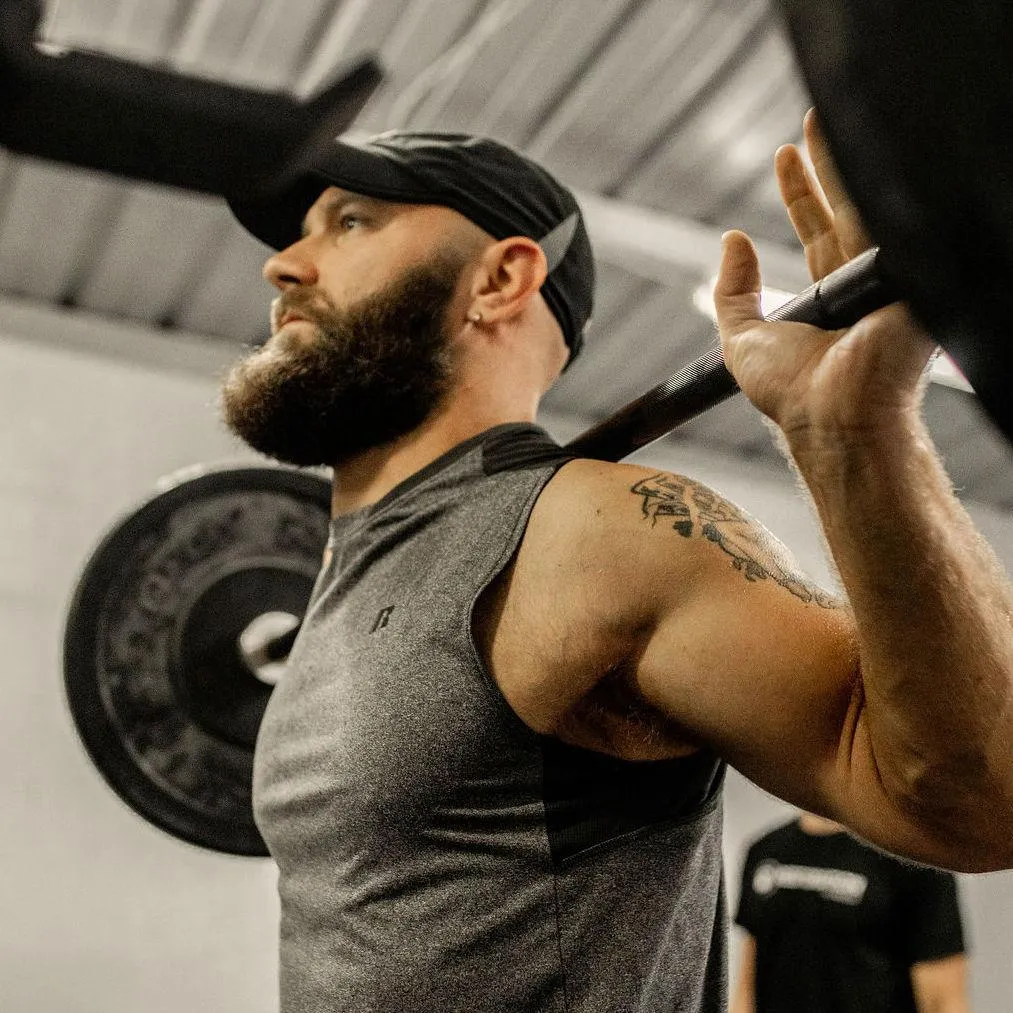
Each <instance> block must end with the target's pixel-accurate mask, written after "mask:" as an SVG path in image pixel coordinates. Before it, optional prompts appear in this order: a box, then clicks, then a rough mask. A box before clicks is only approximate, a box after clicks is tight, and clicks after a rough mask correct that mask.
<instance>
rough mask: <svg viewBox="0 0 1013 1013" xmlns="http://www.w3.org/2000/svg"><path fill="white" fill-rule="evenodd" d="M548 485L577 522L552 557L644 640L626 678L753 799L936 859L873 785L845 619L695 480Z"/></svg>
mask: <svg viewBox="0 0 1013 1013" xmlns="http://www.w3.org/2000/svg"><path fill="white" fill-rule="evenodd" d="M558 478H559V479H561V481H559V482H554V483H550V486H549V487H547V489H546V493H549V494H550V495H549V498H548V502H551V503H552V507H551V509H550V513H551V514H552V515H553V516H554V517H555V518H556V523H560V521H559V517H560V516H561V515H567V516H570V517H571V518H572V517H574V516H575V515H576V514H577V513H580V514H581V516H583V517H584V518H585V520H584V521H577V522H575V523H573V524H572V525H570V530H569V531H565V526H564V527H563V528H559V529H557V530H558V531H560V533H561V537H562V538H563V539H564V541H566V542H567V544H566V546H565V548H563V547H561V548H560V549H559V550H557V551H558V552H559V553H574V554H577V555H579V556H580V557H581V558H582V560H583V565H584V566H585V567H586V566H591V567H594V568H595V570H596V572H597V573H600V575H601V576H600V577H599V578H598V581H599V584H598V588H599V590H598V591H597V597H598V598H599V599H601V600H602V602H603V604H601V605H599V606H598V607H597V611H598V612H599V613H601V614H604V615H614V616H619V615H622V616H623V617H624V619H625V621H626V622H628V623H629V624H630V625H631V626H632V627H635V628H636V629H637V630H638V631H639V632H638V633H637V635H636V637H635V638H634V640H635V643H636V648H635V650H634V651H633V652H632V654H631V657H630V667H631V678H632V679H633V680H634V681H635V683H636V688H637V690H638V692H639V693H640V695H641V696H642V698H643V699H645V700H646V701H647V702H648V704H650V705H651V706H652V707H654V708H655V709H656V710H657V711H659V712H661V713H662V714H663V715H665V717H667V718H668V719H669V720H670V721H671V722H672V723H673V724H674V725H675V726H676V727H677V728H679V729H680V730H681V732H682V734H683V735H684V736H685V738H686V740H687V741H689V742H694V743H696V744H698V745H700V746H706V747H708V748H710V749H712V750H714V751H715V752H716V753H717V754H718V755H720V756H722V757H723V758H724V759H726V760H727V761H728V762H729V763H731V764H732V765H733V766H735V767H736V768H737V769H739V770H740V771H741V772H742V773H743V774H745V775H746V776H747V777H749V778H750V779H751V780H753V781H754V782H756V783H757V784H758V785H760V786H761V787H762V788H764V789H766V790H768V791H770V792H772V793H773V794H775V795H778V796H780V797H781V798H783V799H785V800H787V801H789V802H792V803H794V804H795V805H798V806H799V807H800V808H804V809H809V810H813V811H816V812H820V813H823V814H825V815H828V816H831V817H834V818H836V819H839V820H840V821H841V822H843V823H846V824H847V825H849V826H851V827H852V828H854V829H856V830H857V831H858V832H859V833H860V834H861V835H862V836H864V837H867V838H868V839H870V840H872V841H873V842H874V843H876V844H879V845H880V846H882V847H884V848H886V849H887V850H892V851H896V852H899V853H901V854H909V855H913V856H915V857H921V858H923V859H925V860H929V861H931V860H933V858H934V856H933V855H931V854H926V850H927V849H926V846H925V845H924V843H923V841H922V837H921V832H920V830H919V828H917V827H916V826H914V824H913V823H910V822H908V821H907V819H906V817H905V815H904V814H903V813H902V812H900V811H899V810H898V809H896V807H894V806H893V805H892V803H891V802H890V800H889V799H888V798H887V797H886V796H885V793H884V792H883V789H882V785H881V783H880V781H879V778H878V773H877V770H876V765H875V757H874V756H873V754H872V750H871V748H870V747H869V742H868V739H867V737H866V735H865V726H864V722H863V709H864V704H865V700H864V695H863V694H864V686H863V683H862V679H861V671H860V667H859V659H858V648H857V638H856V635H855V628H854V623H853V620H852V617H851V614H850V612H849V610H848V609H847V608H846V607H842V604H841V602H840V601H839V600H837V599H836V598H835V597H834V596H833V595H831V594H829V593H828V592H826V591H825V590H824V589H822V588H820V587H818V586H817V585H815V584H814V583H813V582H812V581H810V580H809V579H808V578H807V577H805V576H804V575H803V574H802V573H801V572H800V571H799V570H798V567H797V565H796V563H795V561H794V559H793V558H792V556H791V554H790V552H789V551H788V550H787V549H786V548H785V547H784V546H783V545H782V544H781V543H780V542H778V541H777V539H776V538H774V537H773V536H772V535H771V534H770V533H769V532H767V531H766V530H765V529H764V528H763V527H762V525H760V524H759V523H757V522H756V521H755V520H754V519H753V518H751V517H750V516H749V515H748V514H746V513H745V512H744V511H742V510H740V509H739V508H737V507H736V506H734V505H733V504H732V503H730V502H728V501H727V500H725V499H724V498H723V497H721V496H720V495H719V494H717V493H715V492H714V491H712V490H711V489H709V488H707V487H706V486H704V485H702V484H700V483H698V482H695V481H692V480H691V479H688V478H684V477H681V476H678V475H671V474H667V473H658V472H652V471H649V470H647V469H644V468H640V467H635V466H632V465H610V464H603V463H600V462H591V461H580V462H574V463H573V464H572V465H569V466H567V468H566V469H563V470H562V471H561V472H560V474H559V476H558ZM553 486H555V488H554V489H553ZM540 505H541V504H540ZM546 505H548V503H547V504H546ZM574 531H576V532H577V534H576V535H574V534H573V532H574ZM585 542H590V543H592V544H593V546H594V548H592V549H591V550H590V555H588V552H587V551H586V548H585V545H584V543H585ZM596 554H597V555H596Z"/></svg>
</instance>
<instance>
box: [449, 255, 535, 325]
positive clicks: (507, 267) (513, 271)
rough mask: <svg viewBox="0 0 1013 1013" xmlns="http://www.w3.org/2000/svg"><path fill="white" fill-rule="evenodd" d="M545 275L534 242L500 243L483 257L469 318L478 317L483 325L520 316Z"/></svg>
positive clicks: (475, 281)
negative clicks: (474, 314) (475, 314)
mask: <svg viewBox="0 0 1013 1013" xmlns="http://www.w3.org/2000/svg"><path fill="white" fill-rule="evenodd" d="M548 271H549V265H548V263H547V262H546V259H545V254H544V252H543V251H542V248H541V247H540V246H539V245H538V243H536V242H535V241H534V240H533V239H529V238H528V237H527V236H511V237H510V238H508V239H501V240H500V241H499V242H498V243H494V244H493V245H492V246H490V247H488V248H487V249H486V251H485V253H484V254H483V255H482V261H481V265H480V267H479V270H478V271H476V272H475V279H474V283H473V285H472V290H471V301H470V306H469V310H468V315H469V316H470V315H471V314H473V313H480V314H481V319H482V320H483V321H484V322H486V323H494V322H498V321H503V320H509V319H511V318H513V317H517V316H519V315H520V314H521V313H522V312H523V311H524V310H525V309H526V308H527V306H528V305H529V304H530V302H531V299H532V298H533V297H534V296H535V295H537V294H538V292H539V291H540V289H541V287H542V285H543V284H544V283H545V279H546V277H547V276H548Z"/></svg>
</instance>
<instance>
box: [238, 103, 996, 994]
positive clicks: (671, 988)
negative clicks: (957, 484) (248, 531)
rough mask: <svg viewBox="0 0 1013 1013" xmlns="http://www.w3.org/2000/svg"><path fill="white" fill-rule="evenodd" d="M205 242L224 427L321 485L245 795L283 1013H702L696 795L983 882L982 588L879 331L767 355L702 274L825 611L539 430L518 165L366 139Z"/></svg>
mask: <svg viewBox="0 0 1013 1013" xmlns="http://www.w3.org/2000/svg"><path fill="white" fill-rule="evenodd" d="M809 134H810V140H811V141H812V142H813V145H814V155H815V157H816V159H817V168H818V169H819V170H820V174H821V176H822V178H823V180H824V188H825V189H826V190H827V195H828V198H829V202H828V199H827V198H825V197H824V196H823V192H822V190H821V189H820V187H819V184H818V183H817V182H816V180H813V179H810V177H809V176H808V175H807V173H806V172H805V170H804V168H803V163H802V161H801V158H800V155H799V153H798V152H797V151H796V150H795V149H793V148H787V149H784V150H783V151H782V152H781V153H780V154H779V156H778V159H777V166H778V175H779V178H780V180H781V186H782V190H783V192H784V195H785V199H786V203H787V206H788V209H789V213H790V215H791V217H792V219H793V221H794V223H795V227H796V229H797V231H798V233H799V235H800V237H801V238H802V241H803V244H804V245H805V247H806V254H807V257H808V258H809V261H810V265H811V267H812V269H813V271H814V273H815V274H817V275H821V274H824V273H826V272H827V271H829V270H831V269H832V268H834V267H836V266H837V265H838V263H840V262H842V261H843V260H844V259H845V258H847V257H848V256H850V255H853V254H854V253H855V252H857V250H858V249H859V248H860V246H861V242H862V240H861V237H860V233H859V231H858V229H857V227H856V223H857V220H856V218H855V216H854V214H853V211H852V209H851V208H850V206H849V205H848V204H847V203H846V201H845V199H844V197H843V194H842V193H841V192H840V191H839V188H838V187H837V186H836V184H835V182H834V181H833V179H832V177H831V175H830V171H829V165H828V162H827V159H826V157H825V154H824V152H823V149H822V148H821V147H820V146H819V145H818V142H817V139H816V135H815V133H814V128H813V125H812V122H811V121H810V126H809ZM235 211H236V213H237V215H238V216H239V218H240V220H241V221H243V222H244V223H245V224H246V225H247V226H248V227H250V228H251V229H252V230H253V231H254V232H255V233H256V234H258V235H260V236H261V237H263V238H264V239H265V240H267V241H268V242H270V243H272V244H274V245H275V247H276V248H277V249H278V250H279V252H278V253H277V254H275V255H274V256H273V257H271V259H270V260H269V261H268V262H267V265H266V267H265V273H266V275H267V277H268V278H269V279H270V280H271V281H272V282H273V283H274V284H275V286H276V287H277V288H278V289H279V291H280V293H281V294H280V296H279V297H278V299H277V300H276V301H275V304H274V307H273V323H274V328H273V330H274V333H273V336H272V337H271V339H270V340H269V341H268V342H267V344H266V345H265V346H264V347H263V348H262V349H261V350H259V351H257V352H255V353H254V354H252V355H251V356H250V357H249V358H248V359H247V360H246V361H245V362H243V363H241V364H240V365H239V366H238V367H237V369H236V370H235V371H234V372H233V374H232V375H231V376H230V378H229V380H228V381H227V383H226V385H225V389H224V393H223V403H224V409H225V417H226V419H227V420H228V421H229V423H230V424H231V425H232V427H233V429H234V430H235V431H236V432H237V433H239V434H240V435H241V436H242V437H243V438H245V439H246V440H247V441H248V442H249V443H250V444H251V445H252V446H253V447H255V448H257V449H259V450H261V451H263V452H265V453H268V454H271V455H273V456H275V457H277V458H279V459H281V460H286V461H289V462H293V463H296V464H301V465H310V464H330V465H331V466H333V468H334V493H333V521H332V531H331V539H330V542H329V545H328V549H327V552H326V554H325V559H324V565H323V569H322V570H321V573H320V577H319V580H318V582H317V585H316V588H315V590H314V594H313V598H312V601H311V604H310V606H309V609H308V611H307V614H306V619H305V623H304V626H303V629H302V633H301V635H300V637H299V639H298V641H297V643H296V645H295V647H294V649H293V653H292V655H291V657H290V662H289V669H288V671H287V673H286V675H285V677H284V679H283V680H282V682H281V684H280V685H279V686H278V687H277V689H276V690H275V692H274V695H273V697H272V700H271V703H270V707H269V708H268V712H267V714H266V715H265V720H264V723H263V726H262V728H261V733H260V737H259V741H258V747H257V760H256V769H255V807H256V811H257V818H258V822H259V825H260V828H261V830H262V832H263V834H264V837H265V839H266V841H267V842H268V845H269V847H270V848H271V851H272V854H273V855H274V857H275V859H276V860H277V863H278V867H279V874H280V880H279V892H280V896H281V905H282V915H281V918H282V921H281V993H282V1002H281V1005H282V1010H283V1011H285V1013H296V1011H299V1013H305V1011H309V1010H328V1011H337V1010H349V1011H351V1010H355V1011H366V1010H377V1011H380V1010H382V1011H395V1010H396V1011H399V1013H405V1011H409V1010H437V1009H438V1010H441V1011H451V1010H461V1011H464V1010H467V1011H469V1013H479V1011H494V1010H495V1011H503V1010H510V1011H516V1013H529V1011H531V1013H533V1011H547V1010H569V1011H582V1013H584V1011H591V1010H596V1011H597V1010H616V1011H619V1010H623V1011H628V1010H660V1009H664V1010H679V1011H690V1010H692V1011H717V1010H723V1008H724V1003H725V1001H726V985H725V982H726V973H725V956H724V937H725V931H726V930H725V921H724V918H725V915H724V901H723V896H722V888H721V856H720V822H721V815H720V786H721V780H722V773H723V769H724V767H723V764H724V763H725V762H730V763H733V764H735V765H736V766H737V767H738V768H739V769H740V770H741V771H743V772H744V773H745V774H746V775H747V776H749V777H751V778H752V779H753V780H754V781H756V782H757V783H758V784H760V785H761V786H763V787H765V788H766V789H768V790H769V791H772V792H775V793H777V794H779V795H780V796H781V797H783V798H785V799H788V800H789V801H791V802H794V803H796V804H798V805H799V806H802V807H805V808H807V809H810V810H814V811H817V812H821V813H824V814H826V815H827V816H828V817H832V818H835V819H839V820H841V821H842V822H844V823H846V824H848V825H849V826H851V827H853V828H854V829H855V830H856V831H858V832H859V833H860V834H862V835H863V836H864V837H866V838H868V839H870V840H872V841H874V842H875V843H877V844H878V845H880V846H881V847H883V848H886V849H890V850H893V851H896V852H900V853H902V854H906V855H909V856H912V857H914V858H916V859H919V860H922V861H925V862H931V863H937V864H939V865H943V866H950V867H952V868H959V869H966V870H974V869H979V870H985V869H996V868H1002V867H1006V866H1009V865H1011V864H1013V833H1011V831H1013V763H1011V759H1013V754H1011V746H1010V742H1011V741H1013V738H1011V734H1010V733H1011V731H1013V727H1011V721H1013V716H1011V708H1010V704H1009V701H1010V699H1011V692H1010V691H1011V686H1013V660H1011V659H1013V636H1011V631H1010V621H1009V620H1010V608H1009V606H1010V600H1011V597H1010V587H1009V584H1008V583H1007V581H1006V579H1005V577H1004V576H1003V575H1002V573H1001V570H1000V568H999V567H998V565H997V564H996V562H995V560H994V558H993V556H992V555H991V553H990V552H989V550H988V549H987V547H986V546H984V545H983V544H982V542H981V539H980V538H979V537H978V534H977V532H976V531H975V530H974V528H973V526H972V525H971V523H970V521H969V520H968V518H967V516H966V514H965V513H964V512H963V510H962V508H961V507H960V505H959V504H958V502H957V501H956V499H955V498H954V497H953V495H952V493H951V491H950V487H949V484H948V482H947V481H946V478H945V475H944V473H943V471H942V469H941V466H940V465H939V462H938V460H937V458H936V456H935V455H934V454H933V452H932V450H931V446H930V443H929V440H928V436H927V435H926V433H925V429H924V427H923V425H922V423H921V421H920V418H919V412H918V404H919V399H920V393H921V378H922V373H923V370H924V369H925V366H926V363H927V362H928V360H929V358H930V356H931V355H932V353H933V345H932V342H931V341H930V340H929V339H928V338H927V337H926V336H925V335H924V334H923V333H922V332H921V331H920V330H919V329H918V327H917V326H916V325H915V324H914V323H913V322H912V320H911V319H910V317H909V316H908V315H907V313H906V311H905V310H904V308H903V307H901V306H892V307H889V308H887V309H885V310H883V311H880V312H878V313H875V314H872V315H870V316H869V317H867V318H866V319H865V320H863V321H862V322H861V323H859V324H858V325H856V326H855V327H853V328H851V329H850V330H848V331H845V332H838V333H832V334H829V333H824V332H821V331H818V330H816V329H814V328H811V327H805V326H802V325H772V324H771V325H768V324H765V323H763V322H762V320H761V318H760V309H759V290H760V277H759V268H758V265H757V261H756V255H755V252H754V251H753V248H752V246H751V244H750V243H749V241H748V239H747V238H746V237H745V236H743V235H742V234H740V233H733V234H730V235H729V236H728V237H726V241H725V246H724V254H723V261H722V266H721V273H720V277H719V281H718V285H717V289H716V296H715V298H716V306H717V310H718V319H719V326H720V331H721V337H722V341H723V343H724V350H725V356H726V359H727V361H728V363H729V364H730V367H731V369H732V371H733V372H734V374H735V376H736V378H737V380H738V382H739V384H740V385H741V387H742V388H743V390H744V391H745V392H746V393H747V395H748V396H749V397H750V398H751V399H752V400H753V401H754V402H755V403H756V404H757V405H758V406H759V407H760V408H761V409H762V410H763V411H764V412H766V414H767V415H768V416H770V418H771V419H772V420H773V421H774V422H775V423H777V425H779V426H780V428H781V430H782V431H783V433H784V434H785V439H786V442H787V445H788V447H789V449H790V451H791V453H792V454H793V455H794V459H795V461H796V464H797V466H798V468H799V471H800V472H801V474H802V476H803V477H804V478H805V480H806V481H807V483H808V484H809V487H810V489H811V491H812V494H813V498H814V501H815V503H816V506H817V509H818V510H819V512H820V517H821V520H822V522H823V527H824V529H825V531H826V535H827V540H828V543H829V545H830V547H831V549H832V551H833V553H834V557H835V560H836V562H837V565H838V568H839V570H840V574H841V578H842V580H843V584H844V587H845V589H846V590H847V593H848V596H849V599H850V608H846V607H843V606H842V605H841V604H840V603H839V602H837V601H835V600H834V599H833V598H832V597H831V596H830V595H828V594H827V593H826V592H824V591H822V590H820V589H819V588H817V587H815V586H814V585H812V584H811V583H810V582H809V581H808V580H807V579H806V578H805V577H804V576H802V575H800V574H799V573H798V572H797V569H796V567H795V565H794V563H793V561H792V560H791V557H790V555H789V554H788V552H787V550H785V549H784V547H783V546H781V545H780V544H779V543H777V542H776V541H775V540H774V539H773V538H771V537H770V536H769V535H768V534H767V533H766V532H765V531H764V530H763V529H762V528H761V527H760V526H759V525H758V524H757V523H756V522H755V521H754V520H753V519H752V518H750V517H748V516H747V515H746V514H745V513H743V512H742V511H741V510H739V509H737V508H736V507H735V506H733V505H732V504H730V503H728V502H727V501H725V500H724V499H723V498H722V497H721V496H720V495H719V494H717V493H715V492H713V491H711V490H709V489H706V488H705V487H703V486H701V485H700V484H698V483H696V482H694V481H692V480H691V479H688V478H684V477H681V476H677V475H669V474H659V473H657V472H655V471H652V470H650V469H645V468H641V467H636V466H633V465H626V464H608V463H602V462H596V461H588V460H568V459H567V455H566V454H565V452H563V451H561V450H560V449H559V448H558V447H557V446H555V445H554V444H553V443H552V442H551V441H550V440H549V439H548V438H547V437H546V436H545V434H544V433H543V432H541V431H540V430H538V429H537V428H536V427H534V426H533V424H532V423H533V420H534V418H535V413H536V410H537V406H538V402H539V399H540V397H541V396H542V395H543V394H544V393H545V391H546V390H547V389H548V388H549V387H550V386H551V385H552V383H553V382H554V381H555V379H556V378H557V376H558V375H559V373H560V371H561V370H562V369H563V368H564V366H565V365H566V364H567V362H568V361H569V360H570V359H571V358H572V356H573V355H574V354H576V353H577V352H578V351H579V347H580V341H581V332H582V328H583V326H584V324H585V322H586V320H587V318H588V316H589V314H590V308H591V293H592V285H593V277H592V269H591V255H590V249H589V245H588V243H587V238H586V235H585V233H584V228H583V224H582V222H581V219H580V215H579V212H578V210H577V207H576V202H575V201H574V199H573V197H572V195H570V194H569V192H568V191H566V190H565V189H564V188H563V187H562V186H560V185H559V184H558V183H557V182H556V181H555V180H554V179H552V177H551V176H549V175H548V174H547V173H545V172H544V170H542V169H540V168H539V167H538V166H535V165H533V164H532V163H531V162H529V161H527V160H526V159H523V158H521V157H520V156H519V155H516V154H515V153H513V152H511V151H509V150H508V149H506V148H503V147H502V146H500V145H497V144H494V143H493V142H490V141H482V140H478V139H474V138H468V137H463V136H440V135H437V136H433V135H412V134H392V135H384V136H381V137H380V138H377V139H375V140H374V141H372V142H370V143H366V144H364V145H357V146H356V145H343V144H336V145H335V149H334V153H333V159H332V161H331V162H329V164H327V165H322V166H320V167H318V168H317V169H316V170H315V172H314V173H313V174H311V175H310V176H308V177H307V178H306V179H305V180H303V181H301V182H300V183H299V184H297V185H296V186H294V187H293V188H292V190H291V191H290V192H289V193H287V194H285V195H282V196H279V197H278V199H277V200H276V201H273V202H271V201H266V202H264V203H262V204H260V205H256V206H250V205H246V206H241V207H236V208H235Z"/></svg>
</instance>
